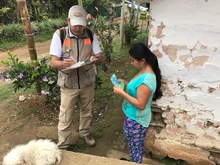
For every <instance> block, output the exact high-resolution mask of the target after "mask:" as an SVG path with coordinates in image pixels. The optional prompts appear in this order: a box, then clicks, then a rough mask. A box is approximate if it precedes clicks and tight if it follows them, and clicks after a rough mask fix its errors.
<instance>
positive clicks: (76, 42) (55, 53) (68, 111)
mask: <svg viewBox="0 0 220 165" xmlns="http://www.w3.org/2000/svg"><path fill="white" fill-rule="evenodd" d="M67 22H68V26H67V27H65V30H64V31H65V39H64V41H63V43H62V41H61V31H60V30H59V29H58V30H57V31H56V32H55V33H54V35H53V38H52V41H51V46H50V55H51V56H52V57H51V66H52V67H53V68H56V69H58V70H59V71H58V85H59V86H60V91H61V105H60V113H59V123H58V144H57V145H58V147H59V148H60V149H67V148H68V147H69V146H70V135H71V123H72V121H73V115H74V109H75V105H76V103H79V104H78V105H79V109H80V123H79V135H80V137H81V138H82V139H84V140H85V142H86V143H87V144H88V145H89V146H94V145H95V140H94V138H93V137H92V136H91V134H90V132H89V131H90V124H91V120H92V104H93V99H94V85H95V69H94V67H95V65H100V64H101V63H102V61H103V60H102V55H101V49H100V46H99V42H98V39H97V36H96V34H94V33H93V32H92V35H93V36H92V38H93V39H92V41H91V36H90V34H89V33H88V29H87V28H86V11H85V9H84V8H83V7H82V6H78V5H76V6H72V7H71V8H70V9H69V14H68V18H67ZM90 32H91V31H90ZM82 61H84V62H85V63H87V64H86V65H83V66H81V67H78V68H75V69H66V68H68V67H70V66H71V65H73V64H74V63H76V62H82Z"/></svg>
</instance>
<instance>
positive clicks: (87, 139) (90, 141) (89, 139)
mask: <svg viewBox="0 0 220 165" xmlns="http://www.w3.org/2000/svg"><path fill="white" fill-rule="evenodd" d="M80 137H81V138H82V139H84V140H85V142H86V144H88V145H89V146H90V147H92V146H94V145H95V139H94V138H93V137H92V135H87V136H80Z"/></svg>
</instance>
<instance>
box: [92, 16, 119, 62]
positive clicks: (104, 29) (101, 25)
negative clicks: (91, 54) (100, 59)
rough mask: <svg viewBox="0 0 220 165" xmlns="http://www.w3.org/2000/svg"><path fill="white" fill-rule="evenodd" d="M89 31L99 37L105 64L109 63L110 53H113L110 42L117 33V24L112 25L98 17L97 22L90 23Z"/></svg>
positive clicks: (103, 18) (104, 18)
mask: <svg viewBox="0 0 220 165" xmlns="http://www.w3.org/2000/svg"><path fill="white" fill-rule="evenodd" d="M92 24H93V26H92V27H91V29H93V30H94V32H95V33H96V34H97V36H99V39H100V44H101V46H102V48H103V54H104V55H105V57H106V59H107V62H111V53H112V52H113V46H112V41H113V38H114V36H115V35H117V34H118V33H119V24H118V23H112V22H111V21H109V20H107V19H106V17H101V16H100V17H99V19H98V20H97V22H93V23H92Z"/></svg>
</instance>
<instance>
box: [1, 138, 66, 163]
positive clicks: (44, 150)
mask: <svg viewBox="0 0 220 165" xmlns="http://www.w3.org/2000/svg"><path fill="white" fill-rule="evenodd" d="M61 154H62V152H61V151H60V150H59V149H58V147H57V145H56V144H55V143H54V142H52V141H51V140H49V139H39V140H32V141H30V142H29V143H27V144H24V145H18V146H16V147H15V148H13V149H12V150H11V151H10V152H9V153H8V154H7V155H5V156H4V158H3V164H2V165H54V164H56V163H59V162H60V161H61Z"/></svg>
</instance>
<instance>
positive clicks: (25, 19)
mask: <svg viewBox="0 0 220 165" xmlns="http://www.w3.org/2000/svg"><path fill="white" fill-rule="evenodd" d="M17 5H18V10H19V12H20V15H21V20H22V24H23V28H24V34H25V36H26V40H27V44H28V51H29V55H30V59H31V60H33V61H34V60H37V53H36V49H35V43H34V35H33V33H32V29H31V23H30V17H29V14H28V9H27V4H26V0H17ZM34 67H36V66H34ZM36 91H37V93H38V94H40V93H41V86H40V85H39V84H37V85H36Z"/></svg>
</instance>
